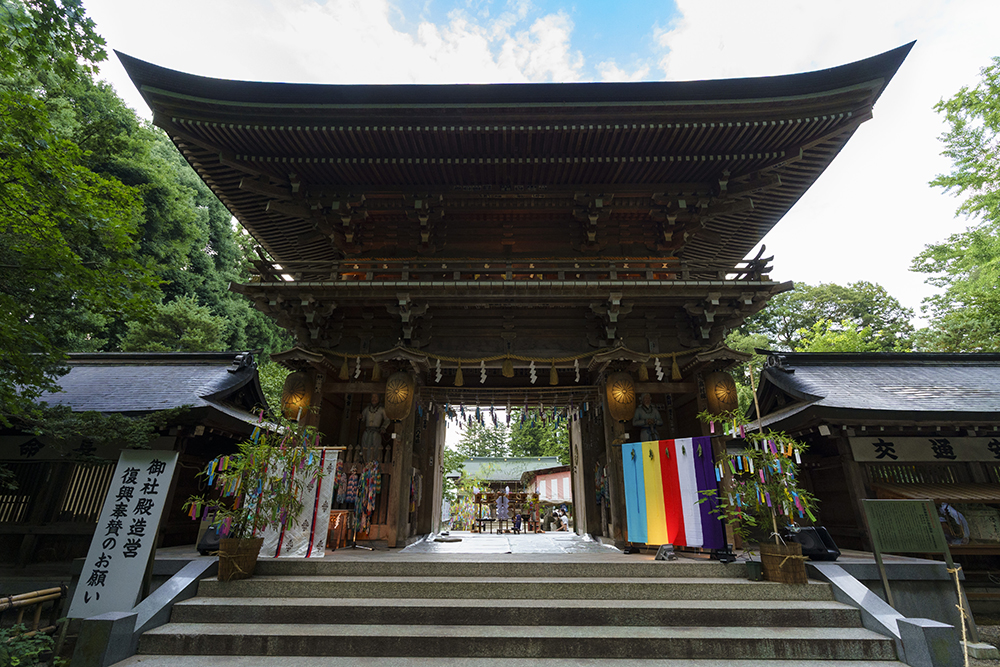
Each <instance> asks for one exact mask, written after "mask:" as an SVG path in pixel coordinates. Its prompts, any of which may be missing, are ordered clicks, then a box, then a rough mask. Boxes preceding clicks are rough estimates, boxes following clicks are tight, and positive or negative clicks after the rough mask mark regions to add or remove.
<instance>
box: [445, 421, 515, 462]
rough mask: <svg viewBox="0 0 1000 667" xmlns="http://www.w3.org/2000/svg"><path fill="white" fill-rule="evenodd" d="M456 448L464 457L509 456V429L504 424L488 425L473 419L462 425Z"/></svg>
mask: <svg viewBox="0 0 1000 667" xmlns="http://www.w3.org/2000/svg"><path fill="white" fill-rule="evenodd" d="M456 450H457V451H458V453H459V454H461V455H462V456H464V457H465V458H472V457H474V456H510V430H509V429H508V428H507V426H506V425H505V424H499V425H497V426H489V425H487V424H480V423H479V422H477V421H473V422H471V423H469V424H466V425H464V426H463V427H462V439H461V440H459V442H458V445H457V446H456Z"/></svg>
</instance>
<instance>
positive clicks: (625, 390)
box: [120, 46, 910, 545]
mask: <svg viewBox="0 0 1000 667" xmlns="http://www.w3.org/2000/svg"><path fill="white" fill-rule="evenodd" d="M909 48H910V47H909V46H904V47H901V48H899V49H895V50H893V51H889V52H887V53H884V54H881V55H878V56H875V57H872V58H869V59H867V60H863V61H859V62H856V63H851V64H848V65H843V66H841V67H837V68H833V69H829V70H824V71H820V72H808V73H803V74H794V75H789V76H777V77H767V78H761V79H734V80H719V81H694V82H681V83H671V82H646V83H608V84H600V83H587V84H515V85H464V86H406V85H402V86H364V85H349V86H337V85H330V86H316V85H293V84H279V83H251V82H241V81H219V80H216V79H208V78H203V77H199V76H193V75H188V74H183V73H180V72H175V71H171V70H167V69H164V68H161V67H157V66H155V65H152V64H149V63H145V62H142V61H139V60H136V59H134V58H131V57H128V56H124V55H122V56H120V57H121V59H122V62H123V63H124V65H125V67H126V69H127V70H128V71H129V74H130V76H131V77H132V79H133V81H134V82H135V83H136V85H137V86H138V88H139V90H140V91H141V93H142V95H143V96H144V98H145V99H146V101H147V103H148V104H149V105H150V107H151V108H152V110H153V118H154V122H155V123H156V124H157V125H159V126H160V127H161V128H163V129H164V130H165V131H166V132H167V133H168V134H169V135H170V137H171V138H172V140H173V141H174V143H175V144H176V145H177V147H178V149H179V150H180V151H181V152H182V153H183V155H184V156H185V158H187V160H188V161H189V162H190V163H191V165H192V166H193V167H194V168H195V170H196V171H197V172H198V174H199V175H200V176H201V177H202V178H203V179H204V180H205V182H206V183H207V184H208V185H209V186H210V187H211V188H212V190H213V192H215V193H216V194H217V195H218V196H219V197H220V199H221V200H222V201H223V203H225V204H226V205H227V206H228V207H229V210H230V211H232V213H233V215H234V216H236V217H237V218H238V219H239V221H240V222H241V223H242V224H243V225H244V226H245V227H246V228H247V230H248V231H249V232H250V233H251V234H252V235H253V237H254V238H255V239H256V241H257V242H258V244H259V255H260V260H259V261H258V262H256V263H255V274H254V275H253V276H252V279H251V280H250V282H248V283H246V284H241V285H233V286H232V289H234V290H235V291H237V292H240V293H242V294H245V295H246V296H247V298H249V299H251V300H252V301H253V303H254V305H255V306H256V307H257V308H258V309H260V310H261V311H263V312H265V313H268V314H269V315H270V316H271V317H273V318H275V320H276V321H277V322H278V323H280V324H281V325H282V326H283V327H285V328H286V329H288V330H289V331H290V332H293V333H294V335H295V337H296V340H297V343H296V347H295V348H294V349H292V350H289V351H287V352H285V353H283V354H280V355H276V356H275V358H276V359H278V360H279V361H280V362H281V363H283V364H285V365H286V366H288V367H289V368H292V369H296V370H301V371H303V373H302V374H299V375H297V376H296V377H297V378H298V379H297V380H296V381H295V382H297V383H298V385H297V387H290V391H289V394H288V396H287V399H288V404H289V405H291V406H306V407H309V408H310V410H305V411H304V412H303V413H302V415H303V418H304V419H308V420H310V421H311V422H313V423H315V424H316V425H318V426H319V428H320V430H321V431H322V432H323V433H324V434H325V436H326V441H327V444H346V445H348V446H355V445H356V444H357V439H358V438H357V436H358V430H357V429H358V421H357V420H358V415H359V413H360V411H361V409H362V406H363V404H364V403H365V402H366V401H367V398H366V396H367V395H370V394H371V393H377V394H379V395H380V396H384V400H385V402H386V405H387V407H388V405H389V404H390V403H393V404H400V403H405V404H406V408H407V409H406V410H404V411H403V412H401V413H400V414H403V413H405V415H404V416H402V417H400V419H399V420H398V421H395V422H393V424H392V426H391V431H392V434H393V435H394V436H395V438H394V439H392V438H390V440H391V445H392V446H391V451H389V452H388V453H386V452H385V451H383V452H381V453H380V456H381V458H380V459H379V466H380V468H381V471H382V474H383V475H385V476H386V480H385V481H386V484H387V486H388V489H387V491H388V493H386V492H385V490H383V493H384V494H385V496H384V498H383V499H382V500H380V502H382V503H383V504H382V505H379V506H378V507H377V508H376V510H375V512H376V514H375V516H376V518H377V519H378V521H382V520H384V521H385V523H384V524H382V523H376V524H375V525H376V526H379V528H378V531H382V532H381V533H379V534H380V535H384V537H385V539H387V540H388V541H389V543H390V544H395V545H399V544H401V543H402V542H404V541H405V540H406V539H407V538H408V537H410V536H411V535H414V534H420V533H424V532H429V531H431V530H433V529H434V527H435V524H434V521H435V518H434V516H433V515H434V513H433V512H431V508H430V506H431V505H432V504H433V503H432V504H426V505H427V506H423V505H424V504H422V508H421V509H420V510H418V511H416V512H410V511H409V510H410V509H411V503H410V495H411V494H410V486H411V480H412V479H413V478H414V475H417V474H420V475H421V476H423V477H424V478H425V479H427V478H428V477H430V474H431V473H432V472H433V471H435V470H436V467H437V466H439V465H440V460H441V457H440V454H441V447H442V446H443V440H444V431H443V429H444V422H443V420H441V419H439V418H437V417H438V416H439V415H440V412H439V410H440V407H441V405H442V404H443V402H446V401H447V400H448V399H447V396H448V392H449V391H451V392H453V395H455V396H457V392H459V391H471V389H472V388H473V387H475V388H476V389H478V390H479V391H480V392H481V393H484V394H485V392H493V395H494V396H495V397H501V398H500V399H499V400H501V401H503V400H505V398H504V397H505V396H507V395H509V396H510V397H511V400H513V401H514V402H515V404H517V401H518V398H517V397H518V396H521V395H524V394H528V395H531V394H532V393H533V392H537V393H539V394H542V393H544V391H553V392H558V391H566V392H570V393H571V392H574V391H576V388H589V389H587V391H589V392H591V393H590V395H592V396H593V402H594V404H595V405H593V406H590V405H589V402H588V407H589V408H592V412H593V414H594V415H598V414H599V415H600V416H601V420H600V422H598V421H587V420H584V421H579V420H578V421H577V422H573V423H576V424H578V425H579V429H578V430H579V434H578V435H574V436H573V439H574V440H573V442H574V450H573V451H574V454H573V456H574V466H575V472H574V480H575V481H574V485H575V488H578V489H579V490H580V492H581V493H582V494H583V497H585V498H593V497H594V491H595V488H594V487H595V482H594V479H595V477H596V476H595V474H594V471H595V470H596V469H598V468H599V467H601V466H603V467H604V468H605V469H606V470H607V473H608V479H609V487H610V496H611V497H610V501H609V503H608V508H607V509H608V512H607V514H608V517H607V522H605V521H602V520H599V516H600V515H599V513H598V512H597V511H596V506H595V507H594V508H593V510H594V511H593V512H590V511H588V512H587V521H586V528H587V530H588V531H589V532H594V533H605V531H606V534H608V535H609V536H611V537H614V538H615V539H616V540H621V539H623V534H622V528H623V525H622V524H623V521H622V518H621V517H622V514H623V498H622V495H621V488H622V487H621V483H620V481H621V465H620V453H619V452H618V450H616V449H615V448H616V446H617V445H620V444H621V442H623V441H624V440H627V439H637V438H638V435H639V434H638V432H637V429H634V430H632V431H631V432H629V430H630V429H632V426H631V417H630V416H629V415H628V414H623V413H620V412H618V409H619V408H622V407H623V406H624V409H626V412H627V408H628V406H629V405H632V406H634V402H635V399H636V397H637V396H641V395H642V394H644V393H649V394H650V395H651V399H652V400H651V403H652V404H653V406H655V407H656V408H657V409H658V410H659V412H660V413H661V416H662V417H663V421H664V425H663V427H662V428H661V430H660V432H659V437H661V438H675V437H685V436H695V435H702V434H705V433H704V431H703V430H702V429H703V426H702V425H701V424H700V423H699V422H698V421H697V419H696V415H697V413H698V412H699V411H700V410H702V409H704V408H705V401H706V396H707V394H706V392H707V391H709V390H711V389H712V387H711V386H708V387H706V381H707V379H708V378H710V377H711V375H712V373H713V372H715V371H719V370H723V369H725V368H727V367H729V366H730V365H732V364H733V363H736V362H738V361H741V360H742V359H744V358H745V357H744V355H742V354H740V353H737V352H733V351H732V350H729V349H727V348H726V347H725V346H724V345H723V344H722V341H723V339H724V337H725V335H726V333H727V331H729V330H731V329H733V328H735V327H738V326H739V325H740V324H741V323H742V322H743V321H744V319H745V318H747V317H748V316H750V315H752V314H754V313H756V312H758V311H759V310H760V309H761V308H763V307H764V306H765V304H766V303H767V301H768V299H769V298H771V297H772V296H773V295H775V294H777V293H780V292H782V291H785V290H788V289H790V288H791V287H792V285H791V283H788V282H784V283H782V282H777V281H774V280H772V279H771V277H770V272H771V266H770V260H771V258H770V257H765V256H764V253H763V249H761V250H760V251H759V252H756V253H755V252H754V248H755V247H756V246H757V245H758V243H759V242H760V240H761V239H762V238H763V236H764V235H765V234H766V233H767V232H768V231H769V230H770V229H771V228H772V227H773V226H774V225H775V224H776V223H777V222H778V221H779V220H780V219H781V217H782V216H783V215H784V214H785V213H786V211H788V209H789V208H790V207H791V206H792V205H793V204H794V203H795V202H796V201H797V200H798V199H799V197H801V196H802V195H803V194H804V193H805V191H806V190H807V189H808V188H809V186H810V185H811V184H812V182H813V181H815V179H816V178H818V177H819V176H820V175H821V174H822V172H823V170H824V169H825V168H826V167H827V165H828V164H830V162H831V161H832V160H833V158H834V157H835V156H836V155H837V153H838V152H839V151H840V150H841V149H842V148H843V147H844V145H845V144H846V142H847V141H848V140H849V139H850V137H851V136H852V135H853V133H854V132H855V130H856V129H857V128H858V126H859V125H860V124H861V123H863V122H865V121H866V120H868V119H869V118H870V117H871V115H872V109H873V107H874V105H875V102H876V100H877V99H878V97H879V95H880V94H881V93H882V91H883V90H884V88H885V86H886V85H887V83H888V81H889V80H890V79H891V77H892V76H893V74H894V73H895V71H896V69H897V68H898V67H899V65H900V63H901V62H902V60H903V58H905V56H906V54H907V52H908V51H909ZM748 257H749V259H747V258H748ZM621 374H625V375H624V376H623V375H621ZM609 378H611V379H614V381H613V382H611V383H610V385H611V389H612V390H613V391H611V392H610V393H609V391H608V389H609ZM623 378H625V379H623ZM404 385H405V387H404ZM404 389H405V391H404ZM543 390H544V391H543ZM442 395H443V396H444V398H442ZM404 399H405V400H404ZM577 400H579V399H577ZM609 401H610V403H609ZM616 403H622V405H614V404H616ZM565 407H568V405H567V406H565ZM612 407H614V408H615V416H614V418H612V417H611V416H610V415H611V414H612V412H611V410H610V408H612ZM590 412H591V410H588V414H589V413H590ZM297 415H298V412H294V413H293V415H292V416H297ZM588 419H589V418H588ZM573 428H576V427H573ZM574 432H575V431H574ZM576 443H579V445H578V446H577V444H576ZM616 457H617V458H616ZM438 478H439V475H438V474H436V473H435V474H434V475H433V477H432V479H434V480H438ZM438 485H439V482H437V481H435V486H434V493H433V498H434V499H435V501H434V502H435V503H436V506H437V507H439V506H440V504H439V502H438V499H439V498H440V495H439V493H440V490H439V486H438ZM605 523H606V524H607V527H605ZM373 530H374V529H373Z"/></svg>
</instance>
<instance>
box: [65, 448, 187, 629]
mask: <svg viewBox="0 0 1000 667" xmlns="http://www.w3.org/2000/svg"><path fill="white" fill-rule="evenodd" d="M176 465H177V452H165V451H156V450H148V449H127V450H124V451H123V452H122V453H121V456H120V457H119V458H118V466H117V467H116V468H115V474H114V477H112V479H111V488H110V489H108V496H107V498H105V499H104V508H103V509H102V510H101V518H100V519H99V520H98V522H97V530H96V531H95V532H94V539H93V540H91V542H90V550H89V551H88V552H87V560H85V561H84V563H83V570H82V571H81V572H80V581H79V582H78V583H77V586H76V592H75V593H74V594H73V602H72V603H70V606H69V613H68V614H66V615H67V616H68V617H69V618H90V617H92V616H98V615H100V614H106V613H107V612H109V611H129V610H131V609H132V608H133V607H135V605H136V604H137V603H138V602H139V595H141V594H142V582H143V577H144V576H145V574H146V565H147V564H148V562H149V558H150V556H151V555H152V553H153V547H154V546H155V544H156V536H157V533H158V532H159V528H160V518H161V517H162V516H163V509H164V506H165V505H166V502H167V494H168V492H169V490H170V480H171V479H172V478H173V476H174V468H175V467H176Z"/></svg>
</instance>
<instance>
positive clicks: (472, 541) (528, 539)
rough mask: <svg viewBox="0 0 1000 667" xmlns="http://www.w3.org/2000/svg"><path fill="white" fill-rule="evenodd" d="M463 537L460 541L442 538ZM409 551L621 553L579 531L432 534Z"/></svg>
mask: <svg viewBox="0 0 1000 667" xmlns="http://www.w3.org/2000/svg"><path fill="white" fill-rule="evenodd" d="M441 540H459V541H441ZM403 553H408V554H439V555H442V556H444V555H448V554H599V555H606V554H620V553H621V552H620V551H619V550H618V549H615V548H614V547H610V546H606V545H604V544H601V543H600V542H596V541H594V540H593V539H592V538H590V537H589V536H582V537H581V536H580V535H577V534H576V533H563V532H549V533H522V534H520V535H514V534H513V533H504V534H502V535H491V534H488V533H469V532H466V531H453V532H452V533H451V534H450V535H446V536H440V535H438V536H428V537H426V538H424V539H423V540H421V541H420V542H417V543H416V544H411V545H410V546H408V547H406V548H405V549H403Z"/></svg>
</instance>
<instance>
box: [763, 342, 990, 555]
mask: <svg viewBox="0 0 1000 667" xmlns="http://www.w3.org/2000/svg"><path fill="white" fill-rule="evenodd" d="M759 352H761V353H764V354H767V355H768V356H767V365H766V366H765V368H764V369H763V371H762V372H761V379H760V386H759V389H758V392H757V395H758V401H759V403H760V410H761V415H762V420H761V421H762V423H763V425H764V427H765V428H769V429H772V430H775V431H781V432H785V433H788V434H789V435H791V436H793V437H795V438H797V439H799V440H801V441H803V442H805V443H807V444H808V445H809V450H808V451H807V453H806V455H805V456H804V458H803V466H802V470H803V481H804V483H805V484H806V485H807V486H809V487H810V488H811V490H812V491H813V493H814V494H815V495H816V496H817V498H818V499H819V501H820V503H819V514H818V518H819V522H820V523H822V524H823V525H824V526H826V528H827V530H829V531H830V534H831V535H832V536H833V538H834V540H835V541H836V542H837V544H838V545H839V546H842V547H845V548H850V549H870V548H871V539H870V536H869V534H868V530H867V526H866V522H865V519H864V512H863V510H862V501H863V500H864V499H866V498H885V499H889V498H910V499H925V498H930V499H932V500H934V501H935V502H937V503H948V504H949V505H952V506H953V507H955V508H957V509H958V511H959V512H960V513H961V514H962V515H963V518H964V520H966V521H967V524H968V525H967V528H968V529H969V531H968V534H967V535H965V536H964V538H963V539H957V540H956V542H957V543H956V544H952V545H951V546H950V547H949V548H950V550H951V552H952V553H953V554H955V555H959V556H962V557H963V561H964V562H965V563H966V564H968V563H969V562H970V561H972V562H973V564H976V563H977V561H976V560H975V557H979V556H982V557H988V558H987V559H986V560H983V561H981V562H982V563H986V564H988V565H989V566H990V567H992V568H995V567H996V565H997V562H998V557H1000V392H998V391H997V390H996V387H997V386H998V385H1000V355H997V354H936V353H921V352H908V353H872V352H867V353H802V352H798V353H797V352H765V351H763V350H759ZM755 419H756V414H754V415H753V419H751V422H752V423H756V422H755V421H754V420H755Z"/></svg>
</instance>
